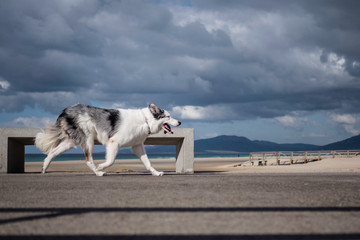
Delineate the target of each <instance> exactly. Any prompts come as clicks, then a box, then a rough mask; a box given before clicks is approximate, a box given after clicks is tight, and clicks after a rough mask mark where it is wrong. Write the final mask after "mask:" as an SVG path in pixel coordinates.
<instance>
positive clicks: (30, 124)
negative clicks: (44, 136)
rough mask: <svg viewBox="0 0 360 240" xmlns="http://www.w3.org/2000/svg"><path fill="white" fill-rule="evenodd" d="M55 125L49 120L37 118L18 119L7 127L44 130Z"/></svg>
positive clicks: (52, 120)
mask: <svg viewBox="0 0 360 240" xmlns="http://www.w3.org/2000/svg"><path fill="white" fill-rule="evenodd" d="M54 123H55V120H54V119H51V118H46V117H44V118H37V117H30V118H28V117H19V118H16V119H15V120H13V121H12V122H11V123H9V124H8V125H9V127H20V128H45V127H48V126H50V125H52V124H54Z"/></svg>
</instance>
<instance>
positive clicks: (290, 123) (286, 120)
mask: <svg viewBox="0 0 360 240" xmlns="http://www.w3.org/2000/svg"><path fill="white" fill-rule="evenodd" d="M275 120H276V121H277V122H279V123H280V124H281V125H283V126H285V127H290V128H296V129H299V128H302V127H303V125H304V123H305V122H306V121H307V120H306V119H304V118H299V117H293V116H289V115H285V116H281V117H276V118H275Z"/></svg>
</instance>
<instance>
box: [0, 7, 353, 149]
mask: <svg viewBox="0 0 360 240" xmlns="http://www.w3.org/2000/svg"><path fill="white" fill-rule="evenodd" d="M359 12H360V1H357V0H347V1H341V0H337V1H334V0H317V1H313V0H309V1H307V0H301V1H300V0H299V1H292V0H283V1H280V0H274V1H257V0H236V1H230V0H229V1H215V0H213V1H210V0H206V1H205V0H204V1H201V0H199V1H195V0H194V1H161V0H154V1H137V0H135V1H134V0H128V1H110V0H58V1H55V0H54V1H52V0H47V1H43V0H38V1H37V0H13V1H0V31H1V34H0V111H1V112H0V114H1V118H0V127H45V126H47V125H49V124H51V123H53V122H54V121H55V119H56V117H57V115H58V114H59V113H60V112H61V110H62V109H63V108H65V107H66V106H68V105H72V104H76V103H85V104H92V105H95V106H98V107H109V108H142V107H146V106H147V105H148V104H149V103H156V104H157V105H159V106H160V107H162V108H165V109H168V110H169V111H170V112H171V113H172V114H173V115H174V116H175V117H177V118H179V119H180V120H181V121H182V122H183V127H189V128H195V137H196V139H200V138H207V137H213V136H217V135H222V134H227V135H230V134H231V135H239V136H245V137H248V138H250V139H252V140H255V139H258V140H270V141H275V142H279V143H286V142H292V143H294V142H303V143H313V144H327V143H331V142H334V141H338V140H342V139H345V138H347V137H351V136H353V135H357V134H360V114H359V113H360V92H359V90H360V45H359V42H360V15H359Z"/></svg>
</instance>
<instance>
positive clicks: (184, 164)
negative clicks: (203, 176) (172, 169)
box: [176, 137, 194, 173]
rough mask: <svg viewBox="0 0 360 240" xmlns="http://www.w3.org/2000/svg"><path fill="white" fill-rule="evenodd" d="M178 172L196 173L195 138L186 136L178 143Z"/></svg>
mask: <svg viewBox="0 0 360 240" xmlns="http://www.w3.org/2000/svg"><path fill="white" fill-rule="evenodd" d="M176 173H194V140H193V138H190V137H188V138H184V139H182V140H180V141H179V142H178V143H177V144H176Z"/></svg>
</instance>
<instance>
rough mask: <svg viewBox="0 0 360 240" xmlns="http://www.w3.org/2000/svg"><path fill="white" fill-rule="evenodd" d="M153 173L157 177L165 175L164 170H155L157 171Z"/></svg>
mask: <svg viewBox="0 0 360 240" xmlns="http://www.w3.org/2000/svg"><path fill="white" fill-rule="evenodd" d="M152 175H153V176H155V177H161V176H162V175H164V172H158V171H155V172H152Z"/></svg>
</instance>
